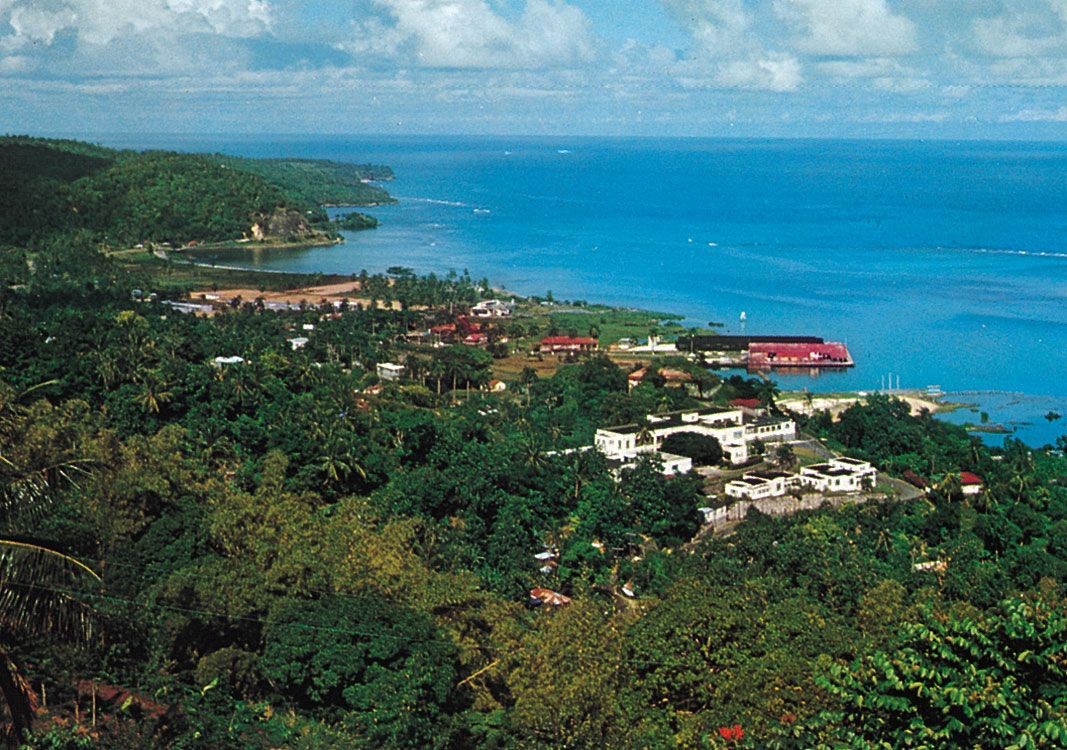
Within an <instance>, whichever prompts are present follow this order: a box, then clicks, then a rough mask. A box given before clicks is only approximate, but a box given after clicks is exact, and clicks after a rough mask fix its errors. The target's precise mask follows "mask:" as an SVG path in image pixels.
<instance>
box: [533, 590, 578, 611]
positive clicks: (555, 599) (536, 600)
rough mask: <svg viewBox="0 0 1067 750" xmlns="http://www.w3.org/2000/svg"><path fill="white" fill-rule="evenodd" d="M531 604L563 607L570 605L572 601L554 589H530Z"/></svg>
mask: <svg viewBox="0 0 1067 750" xmlns="http://www.w3.org/2000/svg"><path fill="white" fill-rule="evenodd" d="M530 603H531V604H535V605H542V604H547V605H549V606H552V607H562V606H564V605H565V604H570V603H571V599H570V597H569V596H564V595H563V594H559V593H556V592H555V591H553V590H552V589H545V588H536V589H530Z"/></svg>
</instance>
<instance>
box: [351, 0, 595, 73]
mask: <svg viewBox="0 0 1067 750" xmlns="http://www.w3.org/2000/svg"><path fill="white" fill-rule="evenodd" d="M375 4H376V5H378V6H379V7H380V8H381V9H382V10H383V11H385V13H386V14H388V16H389V17H390V19H391V20H392V22H393V25H392V26H388V25H386V24H383V23H382V22H381V21H380V20H378V19H370V20H368V21H365V22H362V23H360V24H357V25H356V27H355V29H356V37H355V38H354V39H353V40H352V41H350V42H347V43H345V44H343V45H341V47H342V49H346V50H348V51H350V52H353V53H355V54H364V53H376V54H389V55H397V54H400V53H401V51H402V50H403V49H404V48H405V46H406V45H410V47H411V49H412V51H413V53H414V55H415V59H416V61H417V63H418V64H419V65H421V66H424V67H428V68H538V67H554V66H566V65H571V64H574V63H576V62H581V61H587V60H590V59H592V57H593V42H592V37H591V33H590V24H589V20H588V19H587V18H586V16H585V14H584V13H582V11H581V10H580V9H579V8H577V7H575V6H573V5H568V4H567V3H565V2H562V0H527V2H526V5H525V7H524V9H523V12H522V14H521V16H520V17H519V18H517V19H515V20H508V19H507V18H505V17H504V16H503V15H501V14H500V13H498V12H497V11H496V10H494V9H493V7H491V6H490V4H489V3H488V2H486V0H375Z"/></svg>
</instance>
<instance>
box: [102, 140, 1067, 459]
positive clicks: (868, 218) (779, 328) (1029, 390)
mask: <svg viewBox="0 0 1067 750" xmlns="http://www.w3.org/2000/svg"><path fill="white" fill-rule="evenodd" d="M103 140H105V141H108V140H110V141H111V142H114V141H115V140H116V139H103ZM145 140H146V139H140V141H138V142H136V143H130V142H127V143H121V144H119V145H137V146H149V145H155V146H159V145H166V146H168V147H171V148H183V149H188V150H219V151H225V152H230V153H239V154H244V155H250V156H279V155H301V156H314V157H323V158H333V159H342V160H352V161H374V162H381V163H386V164H389V165H391V166H392V167H393V168H394V170H395V172H396V175H397V180H396V181H395V182H393V183H391V184H390V185H388V186H387V187H388V188H389V190H390V192H391V193H393V194H394V195H395V196H397V197H398V198H399V199H400V203H399V204H398V205H395V206H383V207H378V208H375V209H373V210H372V211H370V212H371V213H374V214H375V215H376V216H378V217H379V219H380V220H381V222H382V223H381V226H380V227H379V228H378V229H377V230H374V231H372V232H361V233H355V234H350V235H348V242H347V243H346V244H344V245H341V246H338V247H333V248H325V249H313V250H308V251H304V252H296V253H294V252H285V253H276V254H269V253H265V254H259V255H239V256H230V257H225V258H221V259H220V262H229V263H240V264H246V265H254V266H257V267H262V268H270V269H278V270H283V269H284V270H298V271H326V272H338V273H353V272H358V271H359V270H361V269H367V270H368V271H371V272H374V271H382V270H384V269H385V268H387V267H389V266H393V265H404V266H410V267H413V268H415V269H417V270H419V271H436V272H439V273H440V272H445V271H448V270H449V269H455V270H462V269H464V268H467V269H470V271H471V273H472V275H474V276H476V277H481V276H483V275H485V276H488V277H489V279H490V281H491V282H492V283H493V284H494V285H500V286H504V287H507V288H509V289H514V290H516V291H518V292H522V293H530V294H544V293H545V291H546V290H551V291H552V293H553V294H554V296H555V297H556V298H557V299H574V298H581V299H586V300H593V301H601V302H608V303H614V304H626V305H634V306H640V307H645V308H653V309H658V310H669V311H674V312H679V313H681V314H683V315H685V316H686V317H687V319H688V321H689V322H690V323H692V324H697V323H699V324H705V323H707V322H708V321H721V322H724V323H725V324H726V329H725V330H727V331H730V332H738V331H740V330H742V329H741V324H740V322H739V315H740V313H741V311H745V312H746V314H747V322H746V323H745V329H744V330H746V331H747V332H748V333H753V334H757V333H758V334H763V333H783V334H785V333H789V334H811V335H818V336H824V337H825V338H827V339H831V340H841V341H845V342H846V343H847V344H848V346H849V349H850V350H851V352H852V354H853V357H854V358H855V360H856V362H857V366H856V367H855V368H854V369H852V370H849V371H847V372H844V373H824V374H822V375H821V376H819V377H817V378H812V377H810V376H808V375H792V376H787V375H779V376H776V377H777V379H779V380H780V381H781V383H782V385H783V387H786V388H804V387H807V388H811V389H812V390H816V391H827V390H836V389H877V388H878V387H879V385H880V383H881V376H882V375H884V374H886V373H888V372H892V373H893V377H894V384H895V383H896V378H897V377H899V380H900V385H901V386H902V387H905V388H907V387H912V388H914V387H923V386H926V385H928V384H939V385H941V386H942V388H944V389H945V390H947V391H950V392H953V391H967V392H969V395H968V396H967V397H966V398H965V399H963V400H967V401H974V402H976V403H979V404H980V405H981V408H982V409H985V410H987V411H988V412H989V414H990V420H991V421H993V422H1005V423H1011V424H1012V426H1014V427H1015V428H1016V430H1017V433H1016V434H1017V435H1018V436H1019V437H1021V438H1023V439H1025V440H1026V441H1027V442H1029V443H1032V444H1042V443H1045V442H1051V441H1053V440H1054V439H1055V437H1056V436H1057V435H1060V434H1064V433H1067V379H1065V378H1064V372H1065V370H1067V144H1059V143H989V142H965V143H952V142H899V141H724V140H700V139H677V140H672V139H636V140H626V139H573V138H572V139H567V138H553V139H544V138H538V139H506V138H480V139H475V138H411V139H396V138H383V139H371V138H360V139H343V138H320V139H311V138H306V139H280V138H275V139H271V138H263V139H245V140H237V139H210V138H196V139H191V140H187V141H183V142H178V141H176V140H175V138H173V137H171V138H168V139H166V140H163V141H157V142H154V143H148V142H145ZM1050 410H1055V411H1058V412H1060V413H1062V414H1064V415H1065V418H1064V419H1062V420H1059V421H1057V422H1048V421H1047V420H1045V419H1044V418H1043V416H1042V415H1044V414H1045V413H1047V412H1048V411H1050ZM950 418H952V419H956V420H963V419H968V420H971V421H978V419H977V414H975V413H972V412H969V411H966V410H965V411H962V412H957V413H956V414H955V415H953V416H952V417H950ZM994 439H995V438H994Z"/></svg>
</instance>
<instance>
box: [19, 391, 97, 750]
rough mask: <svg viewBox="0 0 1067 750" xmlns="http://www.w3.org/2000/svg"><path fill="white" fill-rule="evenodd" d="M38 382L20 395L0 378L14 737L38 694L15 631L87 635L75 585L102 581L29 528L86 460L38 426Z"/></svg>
mask: <svg viewBox="0 0 1067 750" xmlns="http://www.w3.org/2000/svg"><path fill="white" fill-rule="evenodd" d="M46 385H47V384H46ZM33 390H35V389H31V390H30V391H27V392H26V393H24V394H21V396H19V395H16V394H15V392H14V391H13V390H12V389H11V388H9V387H7V386H2V385H0V523H2V528H0V694H2V697H3V703H4V704H5V706H6V707H7V711H8V714H9V717H10V723H11V727H12V732H13V734H14V735H15V737H16V738H21V737H22V735H23V734H24V733H25V731H26V730H27V729H28V728H29V727H30V725H31V724H32V722H33V718H34V711H35V709H36V705H37V696H36V693H35V692H34V690H33V688H32V686H31V685H30V683H29V681H28V680H26V678H25V677H23V675H22V674H21V671H20V670H19V667H18V665H17V664H16V663H15V661H14V659H13V658H12V655H11V645H12V641H13V639H14V638H15V637H18V636H30V637H43V638H49V637H50V638H59V639H62V640H67V641H80V642H86V641H88V640H89V639H90V638H91V637H92V631H93V625H94V619H95V618H94V617H93V613H92V610H91V609H90V608H89V607H88V606H87V605H86V604H84V603H83V602H82V601H81V600H80V599H79V598H78V597H77V596H76V592H77V591H78V590H80V589H81V588H82V586H83V584H84V583H85V582H91V583H98V582H99V581H100V576H99V575H97V573H96V572H95V571H94V570H93V569H92V568H90V567H89V566H88V565H86V564H85V563H83V562H82V561H80V560H78V559H77V558H74V557H72V556H70V555H68V554H66V553H64V552H62V551H61V550H59V549H56V548H55V547H52V546H50V545H48V544H47V543H42V542H38V541H35V540H31V539H29V538H28V537H27V535H26V533H25V532H26V529H25V528H24V524H25V523H26V522H29V521H32V520H33V519H34V518H36V517H40V515H41V514H42V513H44V512H45V511H46V510H47V509H48V508H49V507H50V506H51V505H52V503H53V502H54V500H55V496H56V490H58V489H59V488H60V487H61V486H64V485H70V484H72V483H74V481H75V479H76V478H77V477H78V475H80V474H84V473H85V471H86V467H87V462H86V461H84V460H80V459H77V458H73V457H71V456H70V455H67V452H66V451H63V450H62V449H59V450H57V449H56V447H55V446H54V445H52V444H50V443H44V444H42V443H41V442H40V440H39V438H37V437H36V436H35V435H34V434H33V428H34V424H33V421H34V420H33V414H32V413H31V412H30V410H29V409H28V408H27V407H25V406H24V405H23V404H22V403H21V402H22V400H23V399H24V398H25V396H26V395H28V394H29V393H30V392H32V391H33Z"/></svg>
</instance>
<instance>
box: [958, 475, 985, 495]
mask: <svg viewBox="0 0 1067 750" xmlns="http://www.w3.org/2000/svg"><path fill="white" fill-rule="evenodd" d="M960 487H961V488H962V490H963V494H964V495H977V494H978V493H979V492H981V491H982V490H983V489H985V482H984V481H983V480H982V478H981V477H980V476H978V475H977V474H975V473H974V472H972V471H961V472H960Z"/></svg>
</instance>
